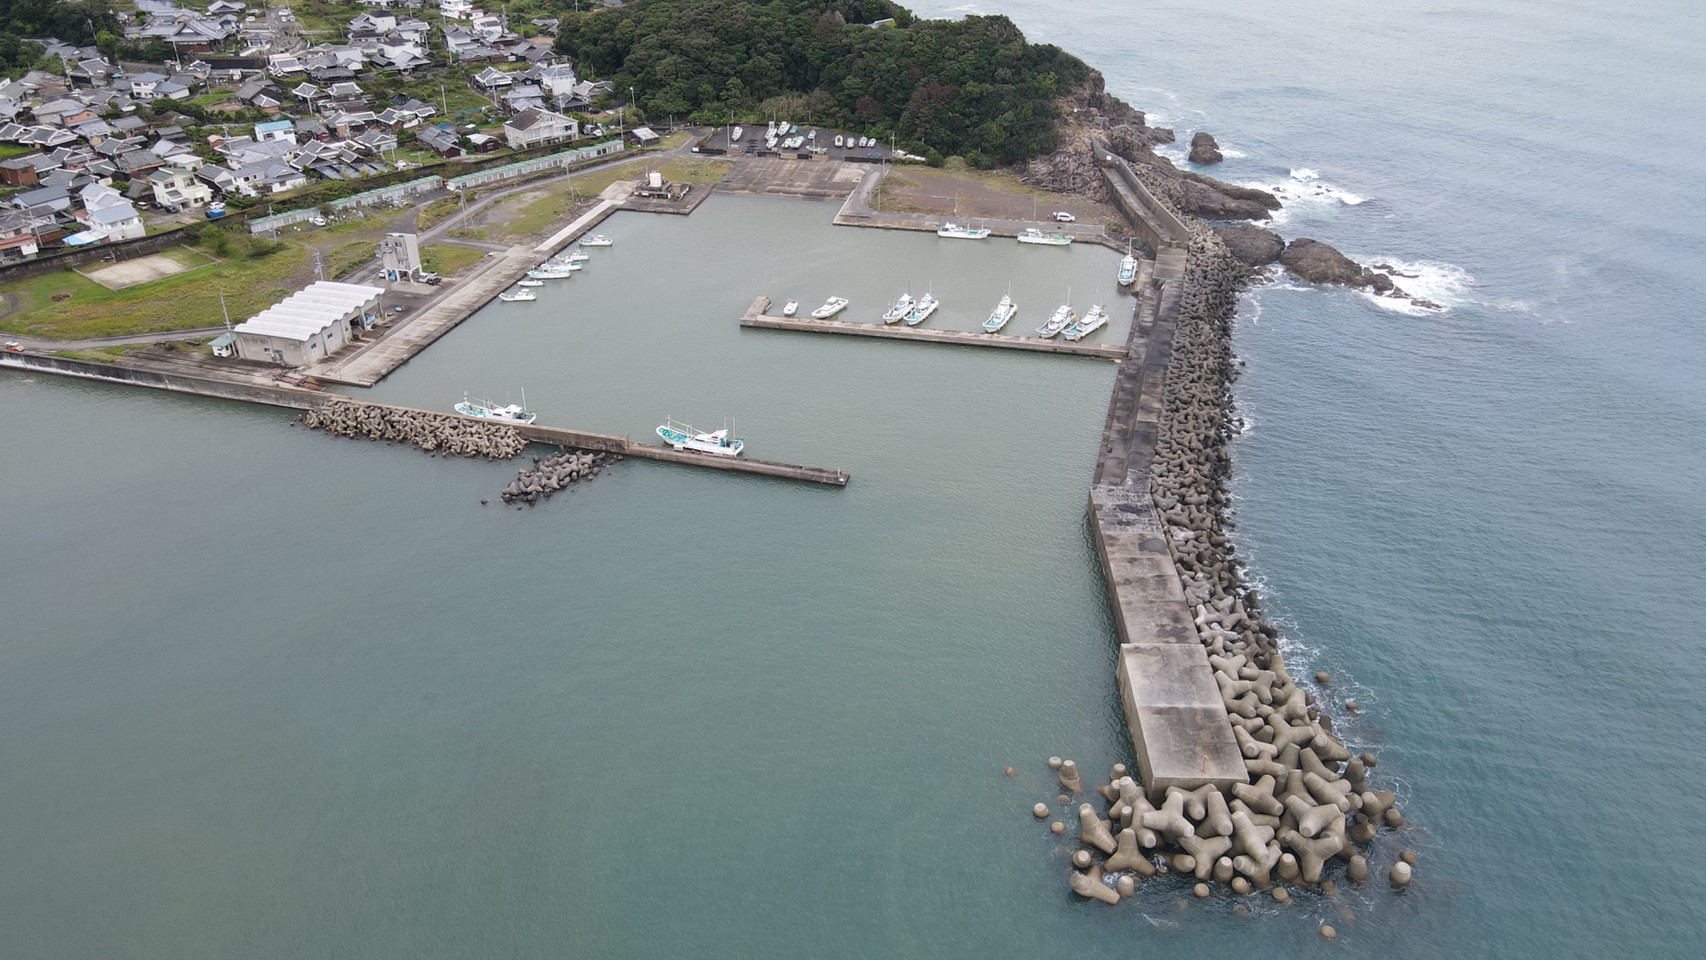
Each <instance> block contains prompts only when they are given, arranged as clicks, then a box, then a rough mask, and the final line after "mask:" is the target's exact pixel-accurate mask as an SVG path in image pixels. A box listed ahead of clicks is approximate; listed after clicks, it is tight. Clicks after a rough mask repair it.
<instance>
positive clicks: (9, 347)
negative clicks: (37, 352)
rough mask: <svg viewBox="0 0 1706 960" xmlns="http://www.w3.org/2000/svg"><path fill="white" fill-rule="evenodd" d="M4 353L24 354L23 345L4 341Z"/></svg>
mask: <svg viewBox="0 0 1706 960" xmlns="http://www.w3.org/2000/svg"><path fill="white" fill-rule="evenodd" d="M6 352H7V353H23V352H24V345H23V344H21V343H19V342H18V341H16V340H8V341H6Z"/></svg>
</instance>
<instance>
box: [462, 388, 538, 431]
mask: <svg viewBox="0 0 1706 960" xmlns="http://www.w3.org/2000/svg"><path fill="white" fill-rule="evenodd" d="M456 412H457V413H460V414H462V415H463V416H464V417H477V418H479V419H481V420H490V421H492V422H494V423H519V424H524V425H525V424H529V423H532V422H533V421H535V420H537V419H539V415H538V414H536V413H534V412H533V411H532V410H529V409H527V392H526V391H525V390H524V391H522V394H521V403H519V404H514V403H506V404H504V405H502V406H499V405H497V404H495V403H492V402H491V401H490V400H470V399H468V395H467V394H466V393H464V394H463V395H462V402H461V403H459V404H457V405H456Z"/></svg>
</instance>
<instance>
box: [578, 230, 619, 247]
mask: <svg viewBox="0 0 1706 960" xmlns="http://www.w3.org/2000/svg"><path fill="white" fill-rule="evenodd" d="M615 242H616V241H614V240H612V239H610V238H609V237H607V236H605V235H604V234H602V233H599V234H594V235H593V236H590V237H587V238H586V239H585V240H582V241H581V246H583V247H608V246H610V245H612V244H614V243H615Z"/></svg>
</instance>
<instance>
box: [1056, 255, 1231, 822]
mask: <svg viewBox="0 0 1706 960" xmlns="http://www.w3.org/2000/svg"><path fill="white" fill-rule="evenodd" d="M1185 256H1186V254H1185V251H1184V250H1183V249H1180V248H1177V247H1173V246H1162V247H1161V248H1160V256H1159V257H1158V258H1157V259H1156V261H1154V262H1153V263H1150V262H1145V264H1144V265H1143V267H1142V270H1141V272H1140V275H1139V276H1140V280H1141V285H1140V287H1139V289H1140V296H1139V299H1138V304H1137V308H1136V313H1135V316H1134V318H1133V321H1132V326H1131V333H1130V336H1129V339H1128V341H1127V343H1126V345H1125V347H1124V350H1125V351H1126V353H1127V359H1126V361H1125V363H1123V364H1121V365H1120V372H1119V374H1118V375H1117V376H1116V377H1115V378H1114V388H1113V391H1112V393H1111V395H1110V396H1109V398H1108V416H1107V420H1106V422H1105V423H1104V426H1103V429H1102V443H1101V447H1100V450H1099V453H1098V456H1097V460H1096V470H1095V474H1094V477H1093V479H1092V482H1091V487H1090V500H1089V509H1090V519H1091V526H1092V528H1093V532H1094V534H1095V541H1096V553H1097V556H1098V558H1099V559H1100V560H1101V562H1102V576H1103V580H1104V582H1105V583H1106V584H1107V588H1108V603H1109V605H1110V606H1111V607H1112V610H1113V617H1114V629H1115V631H1116V633H1117V634H1118V635H1119V642H1120V652H1119V664H1118V668H1117V671H1116V675H1117V680H1118V685H1119V690H1120V701H1121V703H1123V704H1124V706H1125V713H1126V727H1127V729H1128V730H1129V731H1130V733H1131V743H1132V749H1133V751H1134V753H1135V759H1136V761H1137V766H1138V770H1139V771H1140V772H1141V773H1142V782H1143V787H1144V790H1145V791H1146V792H1148V794H1149V795H1150V796H1151V797H1152V798H1155V799H1156V800H1157V802H1159V798H1161V797H1162V796H1164V795H1165V794H1166V792H1167V789H1168V788H1169V787H1180V788H1182V789H1185V790H1192V789H1196V788H1198V787H1201V786H1203V785H1205V784H1208V785H1212V786H1214V787H1215V788H1216V789H1217V790H1219V791H1221V792H1222V793H1225V792H1227V791H1229V790H1230V789H1231V788H1232V786H1233V785H1234V784H1242V783H1247V782H1248V779H1249V774H1248V770H1247V768H1246V767H1245V764H1244V756H1243V754H1242V753H1241V752H1240V749H1239V745H1238V741H1237V740H1236V739H1235V738H1234V736H1233V733H1232V723H1231V720H1230V717H1229V715H1228V713H1227V710H1226V703H1225V700H1224V698H1223V697H1222V696H1221V693H1220V688H1219V686H1218V685H1217V683H1216V681H1215V674H1214V669H1213V667H1212V666H1211V665H1210V664H1209V660H1208V653H1207V651H1206V650H1205V649H1204V647H1203V644H1202V640H1201V638H1200V637H1199V636H1198V634H1197V629H1196V624H1195V622H1194V618H1193V615H1192V610H1191V605H1190V603H1189V602H1187V600H1186V598H1185V593H1184V588H1183V586H1182V584H1181V581H1180V577H1179V571H1178V568H1177V567H1176V566H1175V564H1174V562H1173V558H1172V556H1171V554H1170V552H1169V550H1168V547H1167V541H1166V534H1165V531H1164V530H1163V528H1162V524H1161V520H1160V518H1159V517H1158V516H1157V515H1156V511H1155V504H1154V502H1153V500H1152V499H1151V497H1150V492H1149V470H1150V462H1151V461H1152V460H1153V459H1154V457H1155V441H1156V423H1157V420H1158V419H1159V417H1160V413H1161V404H1162V394H1161V389H1162V386H1163V385H1164V383H1165V379H1166V372H1167V361H1168V359H1169V358H1170V356H1171V350H1172V342H1173V328H1174V324H1175V322H1176V319H1177V316H1178V310H1179V302H1180V287H1181V283H1182V279H1181V278H1182V276H1183V272H1184V265H1185Z"/></svg>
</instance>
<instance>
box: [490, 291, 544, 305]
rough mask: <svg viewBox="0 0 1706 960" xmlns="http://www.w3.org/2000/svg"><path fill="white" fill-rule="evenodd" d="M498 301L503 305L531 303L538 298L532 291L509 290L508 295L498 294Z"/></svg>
mask: <svg viewBox="0 0 1706 960" xmlns="http://www.w3.org/2000/svg"><path fill="white" fill-rule="evenodd" d="M498 299H499V300H502V301H503V302H504V303H532V302H533V301H535V300H537V299H539V296H538V294H535V293H534V292H533V291H532V290H511V291H510V292H508V293H500V294H498Z"/></svg>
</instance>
